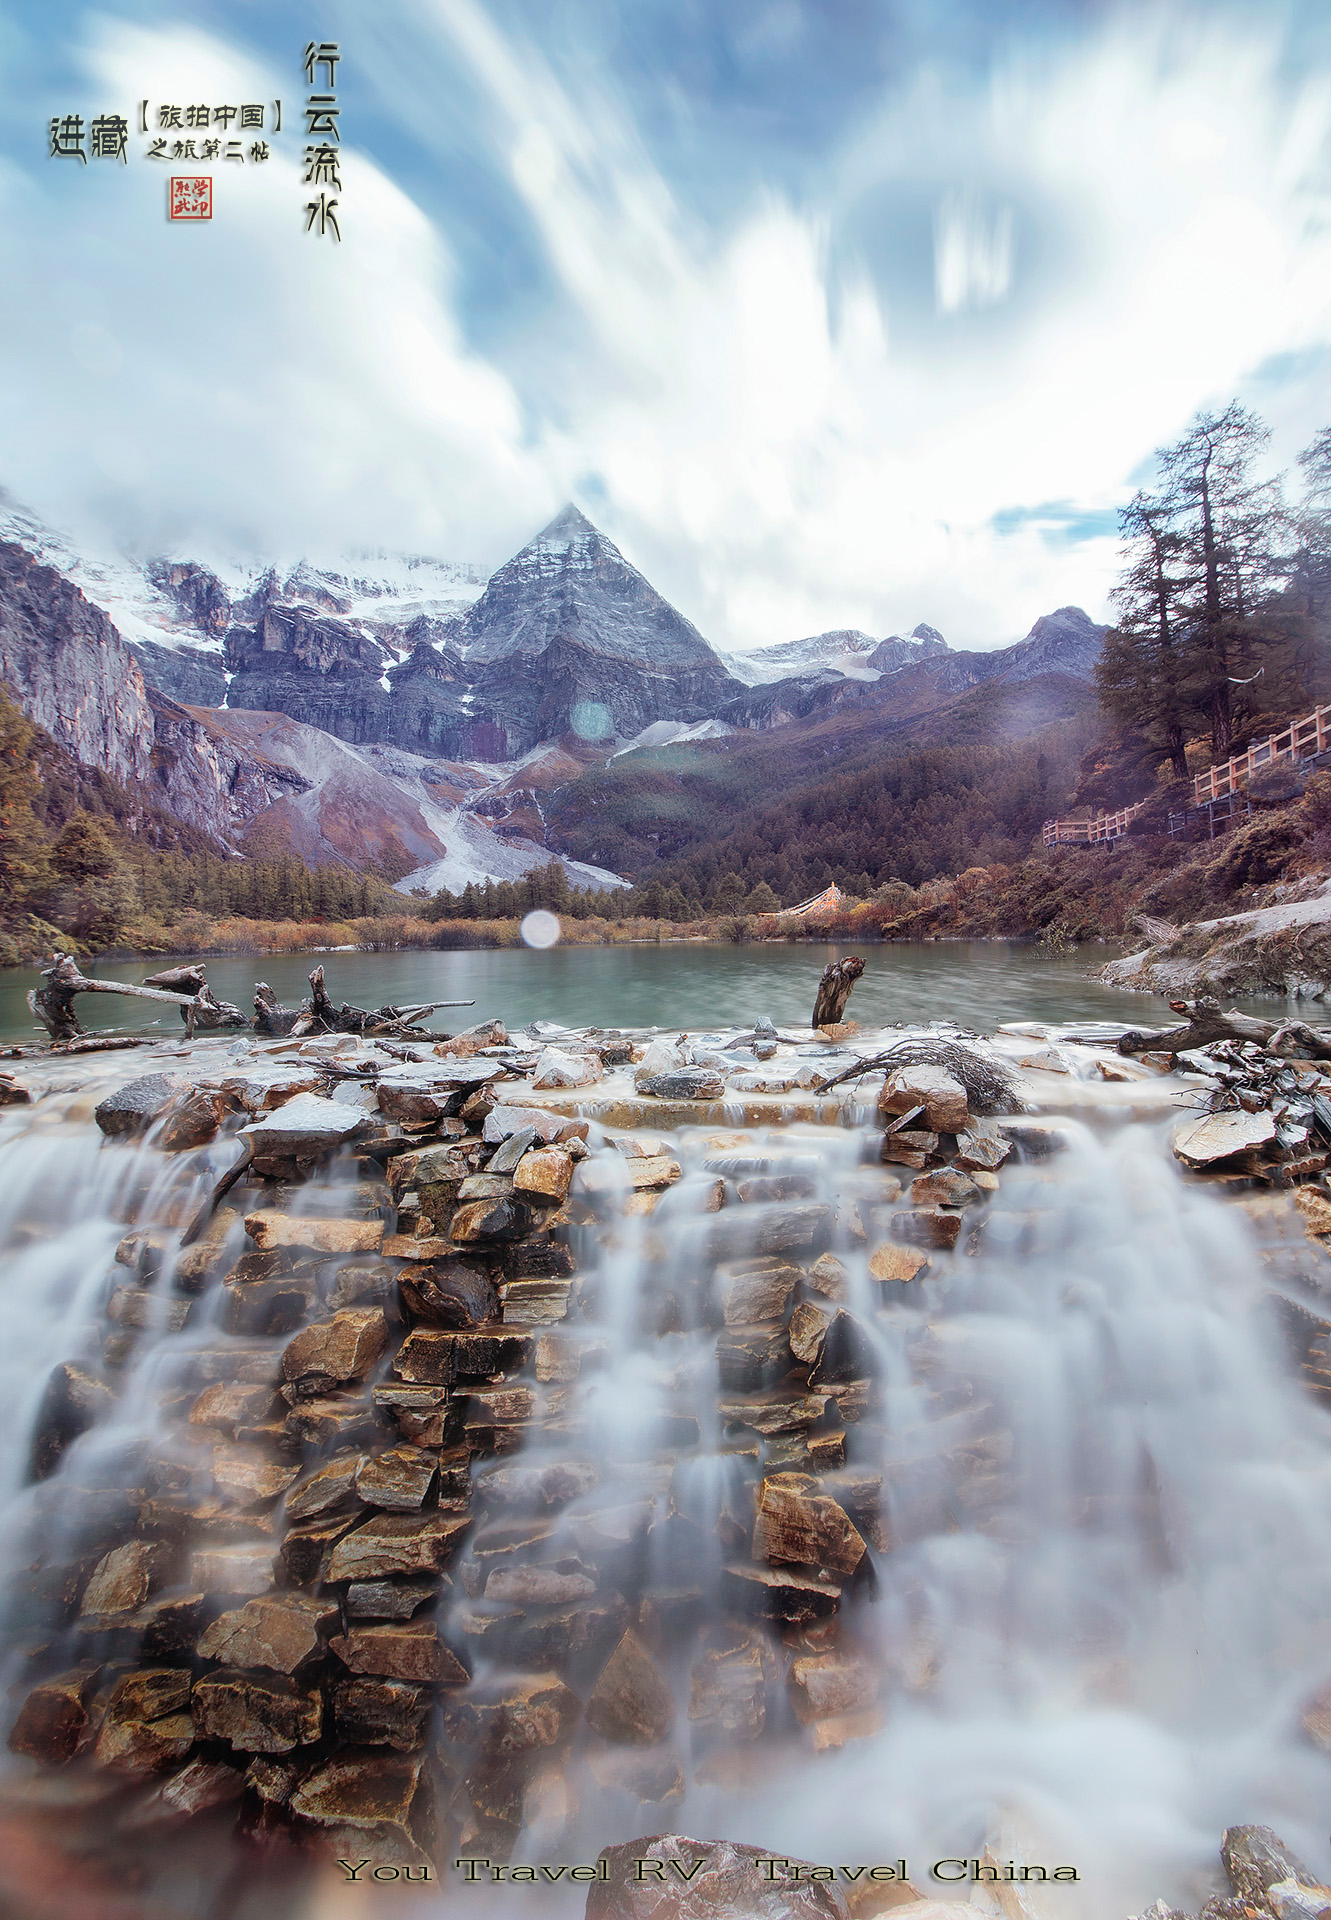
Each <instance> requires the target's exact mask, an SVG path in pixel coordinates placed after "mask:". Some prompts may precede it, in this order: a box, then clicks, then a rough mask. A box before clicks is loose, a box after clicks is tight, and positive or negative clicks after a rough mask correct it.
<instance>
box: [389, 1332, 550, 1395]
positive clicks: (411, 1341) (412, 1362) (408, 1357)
mask: <svg viewBox="0 0 1331 1920" xmlns="http://www.w3.org/2000/svg"><path fill="white" fill-rule="evenodd" d="M531 1348H532V1335H531V1333H530V1332H529V1331H528V1330H527V1329H526V1328H520V1327H507V1326H504V1325H502V1324H500V1325H494V1324H493V1323H492V1324H491V1325H489V1326H481V1327H465V1328H458V1329H456V1330H453V1329H445V1328H435V1327H415V1328H413V1330H412V1331H411V1332H410V1333H409V1334H408V1335H407V1337H406V1339H405V1340H404V1341H403V1342H402V1345H401V1346H400V1347H399V1348H398V1351H397V1355H396V1358H395V1359H394V1361H393V1372H394V1373H395V1374H396V1375H397V1376H398V1378H399V1379H400V1380H403V1381H405V1382H406V1383H407V1384H408V1385H411V1386H424V1387H443V1386H449V1385H451V1384H452V1382H453V1381H454V1380H458V1379H463V1380H478V1379H489V1378H490V1377H491V1375H493V1374H496V1373H515V1372H517V1371H518V1369H519V1368H521V1367H525V1366H526V1364H527V1361H528V1360H529V1359H530V1357H531Z"/></svg>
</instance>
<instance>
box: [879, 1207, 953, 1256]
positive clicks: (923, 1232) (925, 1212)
mask: <svg viewBox="0 0 1331 1920" xmlns="http://www.w3.org/2000/svg"><path fill="white" fill-rule="evenodd" d="M892 1231H893V1233H894V1234H895V1235H896V1236H897V1238H898V1239H899V1240H905V1241H907V1242H909V1243H911V1244H913V1245H915V1246H921V1247H937V1248H940V1249H941V1250H942V1251H943V1252H950V1251H951V1249H952V1248H953V1247H955V1246H956V1244H957V1240H958V1238H959V1237H960V1234H961V1215H960V1214H959V1213H949V1212H948V1211H947V1210H946V1209H945V1208H943V1207H920V1208H918V1209H917V1210H916V1211H915V1212H914V1213H894V1214H893V1215H892Z"/></svg>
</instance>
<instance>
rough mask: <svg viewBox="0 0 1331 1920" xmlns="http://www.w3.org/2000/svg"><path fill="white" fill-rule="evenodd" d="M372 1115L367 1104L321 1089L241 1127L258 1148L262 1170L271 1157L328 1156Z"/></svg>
mask: <svg viewBox="0 0 1331 1920" xmlns="http://www.w3.org/2000/svg"><path fill="white" fill-rule="evenodd" d="M368 1124H369V1115H368V1114H367V1113H366V1112H365V1111H364V1109H363V1108H358V1107H351V1106H346V1105H344V1104H343V1103H342V1102H341V1101H338V1100H325V1099H323V1098H322V1097H321V1096H320V1095H319V1094H317V1093H297V1094H295V1095H293V1097H292V1098H291V1099H290V1100H287V1101H285V1102H284V1104H283V1105H282V1106H280V1107H278V1108H277V1109H276V1111H275V1112H272V1113H268V1114H266V1115H265V1116H264V1118H263V1119H262V1120H256V1121H254V1122H253V1123H252V1124H251V1125H250V1126H248V1127H244V1128H242V1129H241V1138H242V1139H244V1140H248V1141H249V1143H250V1145H251V1146H252V1148H253V1149H254V1159H255V1162H256V1164H258V1165H259V1168H260V1171H261V1172H262V1170H263V1167H262V1163H263V1162H265V1161H268V1160H300V1161H317V1160H322V1159H325V1158H326V1157H327V1156H328V1155H329V1154H331V1153H333V1152H335V1151H336V1149H337V1148H338V1147H340V1146H341V1145H342V1143H343V1142H344V1141H346V1140H351V1139H353V1138H354V1137H355V1136H356V1135H357V1134H358V1133H363V1132H364V1131H365V1128H366V1127H367V1125H368Z"/></svg>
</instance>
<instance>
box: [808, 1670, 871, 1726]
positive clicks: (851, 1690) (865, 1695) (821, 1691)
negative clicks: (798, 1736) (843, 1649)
mask: <svg viewBox="0 0 1331 1920" xmlns="http://www.w3.org/2000/svg"><path fill="white" fill-rule="evenodd" d="M787 1684H788V1687H789V1691H790V1704H791V1706H792V1707H793V1708H794V1710H795V1717H796V1719H797V1720H799V1722H800V1723H801V1725H803V1726H806V1727H807V1726H809V1725H810V1724H811V1723H812V1722H813V1721H815V1720H821V1719H824V1718H825V1717H826V1716H827V1715H828V1714H834V1713H849V1712H851V1711H852V1710H853V1709H858V1708H861V1707H864V1706H866V1705H868V1703H869V1702H871V1701H872V1700H873V1698H874V1696H875V1695H876V1694H877V1692H878V1675H877V1673H876V1672H875V1670H874V1668H873V1667H872V1666H871V1664H870V1663H869V1662H868V1661H867V1660H857V1659H855V1658H854V1656H853V1655H851V1654H846V1653H840V1652H832V1653H806V1654H800V1655H798V1656H797V1657H796V1658H795V1659H794V1660H792V1661H791V1664H790V1675H789V1679H788V1682H787Z"/></svg>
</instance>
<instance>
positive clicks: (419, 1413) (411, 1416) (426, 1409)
mask: <svg viewBox="0 0 1331 1920" xmlns="http://www.w3.org/2000/svg"><path fill="white" fill-rule="evenodd" d="M374 1404H375V1407H376V1409H377V1410H379V1411H382V1412H383V1413H386V1414H387V1415H388V1416H389V1418H390V1419H393V1420H396V1421H397V1425H398V1431H399V1433H400V1434H401V1435H402V1438H403V1439H404V1440H408V1441H410V1442H411V1444H412V1446H414V1447H442V1446H443V1445H444V1441H445V1438H446V1435H447V1432H448V1428H449V1426H450V1424H451V1414H450V1410H449V1409H450V1399H449V1392H448V1388H447V1387H444V1386H433V1387H429V1386H427V1387H393V1386H387V1387H376V1388H375V1389H374Z"/></svg>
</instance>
